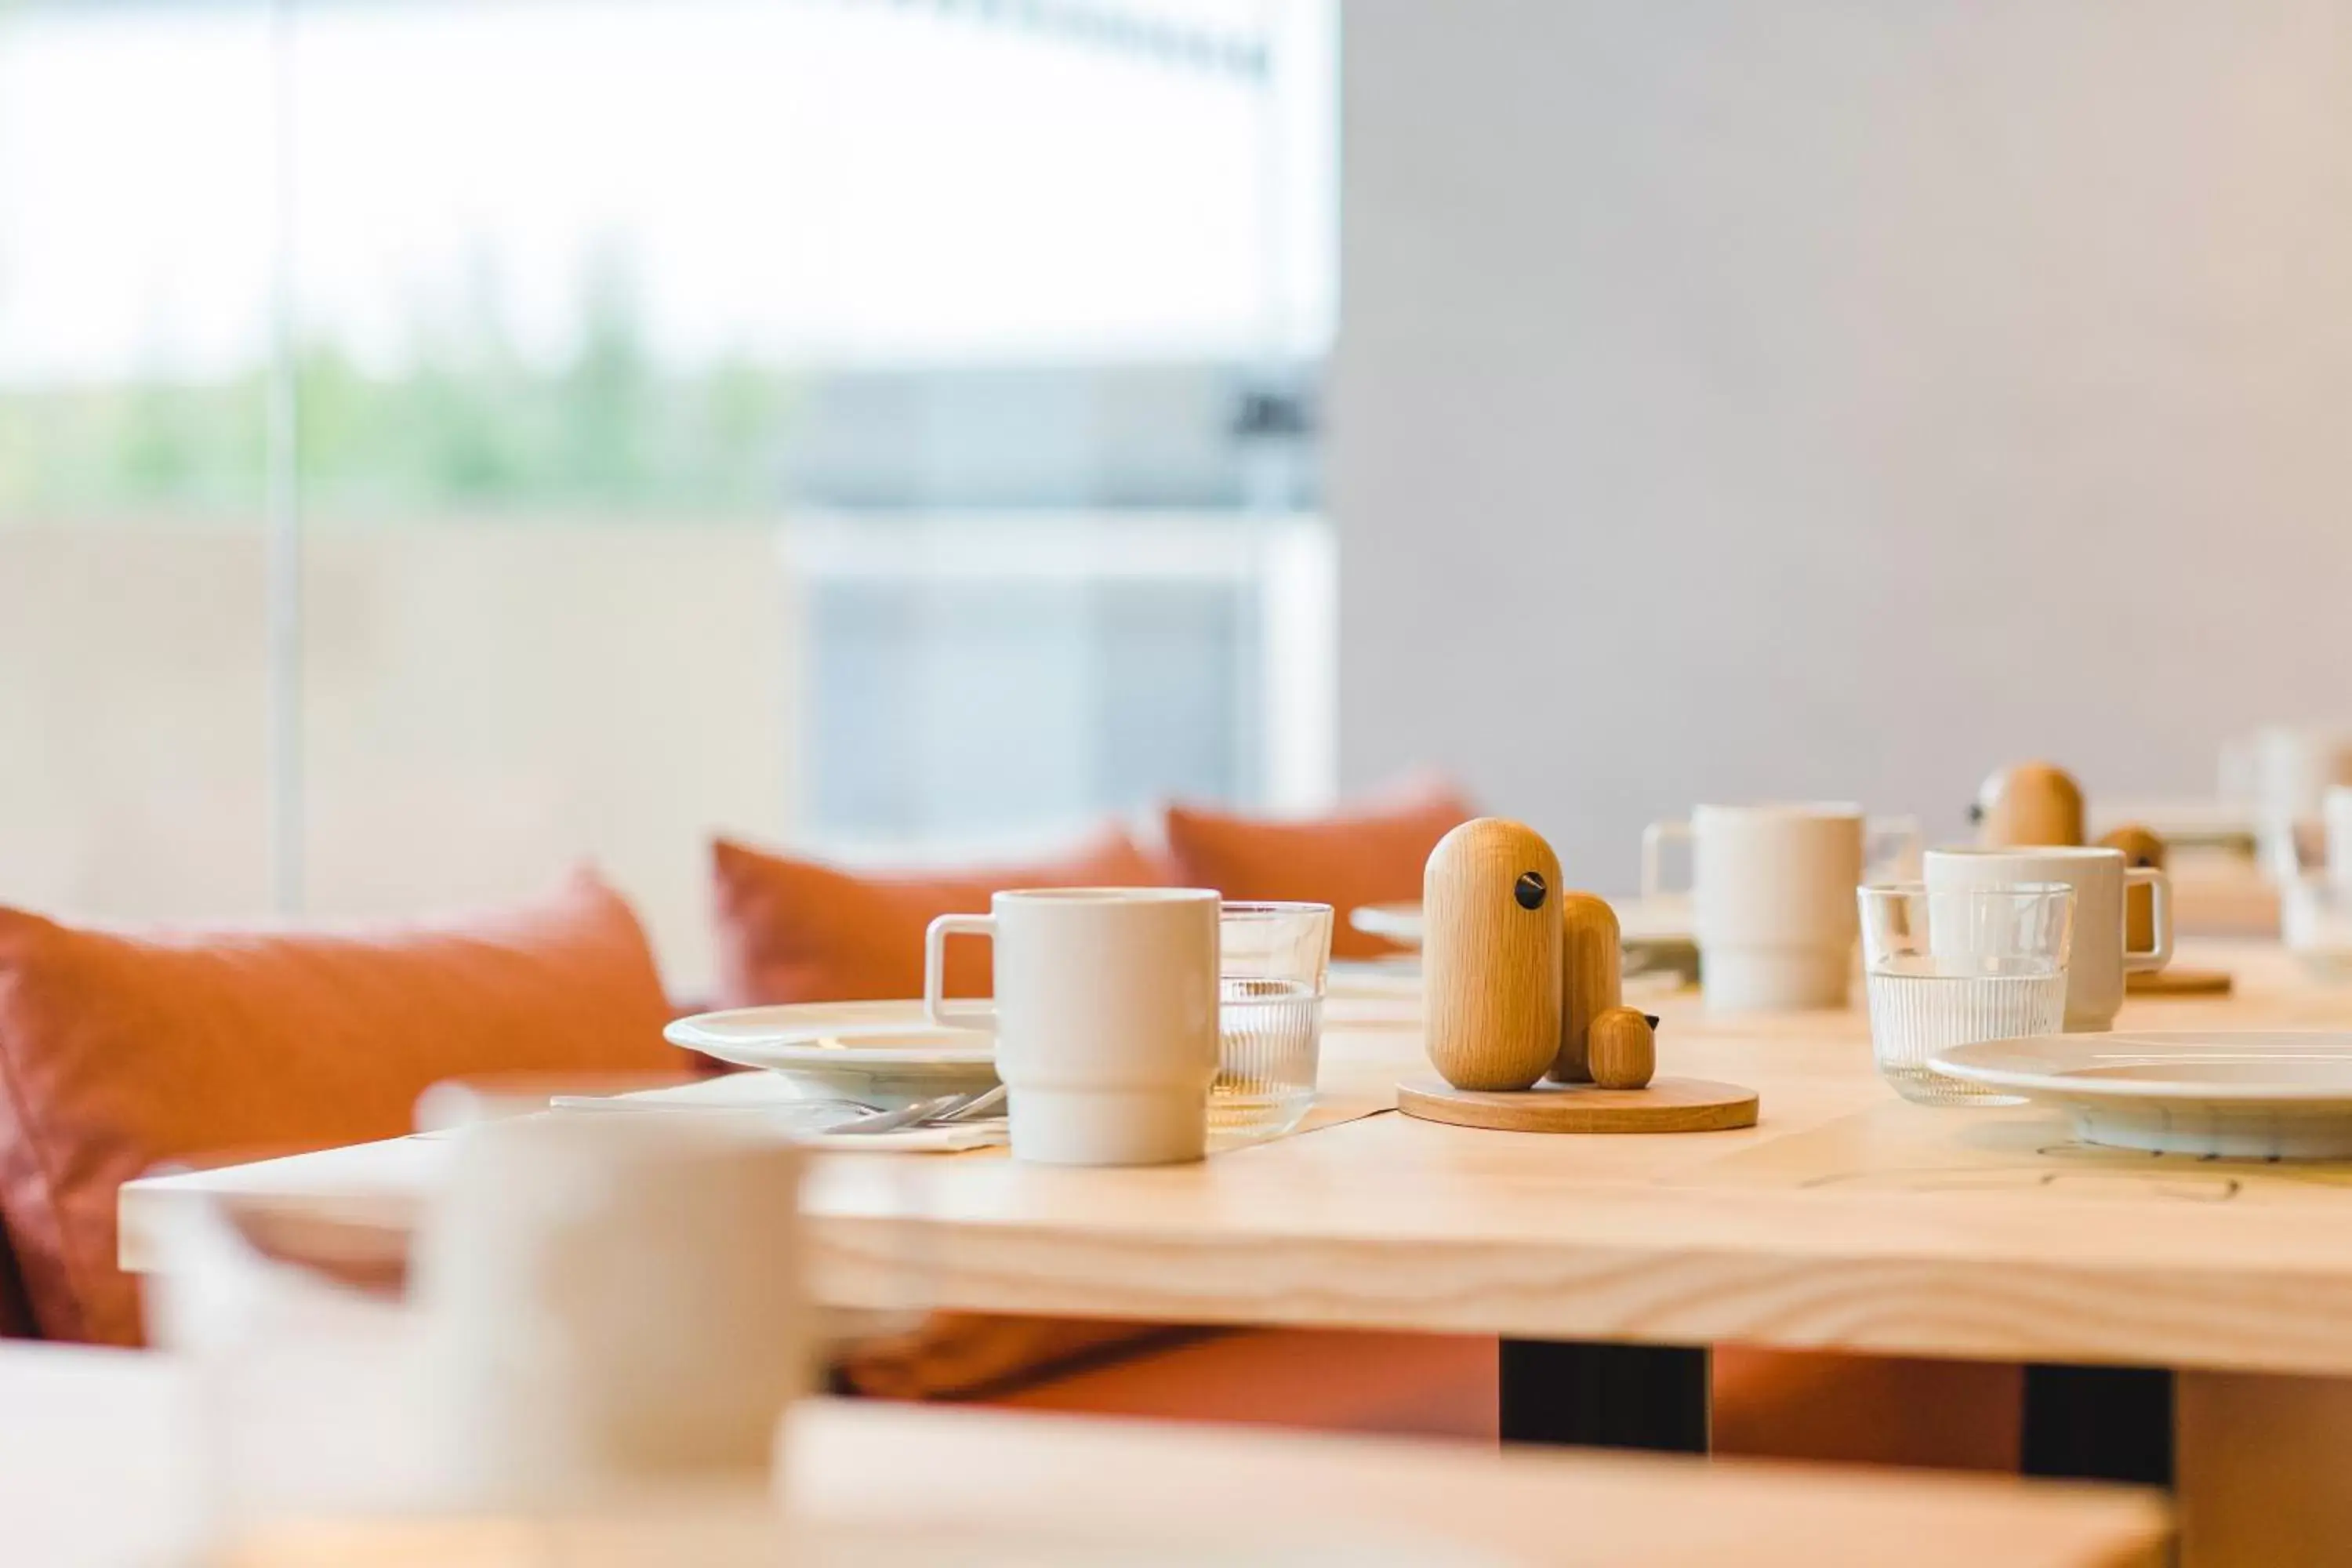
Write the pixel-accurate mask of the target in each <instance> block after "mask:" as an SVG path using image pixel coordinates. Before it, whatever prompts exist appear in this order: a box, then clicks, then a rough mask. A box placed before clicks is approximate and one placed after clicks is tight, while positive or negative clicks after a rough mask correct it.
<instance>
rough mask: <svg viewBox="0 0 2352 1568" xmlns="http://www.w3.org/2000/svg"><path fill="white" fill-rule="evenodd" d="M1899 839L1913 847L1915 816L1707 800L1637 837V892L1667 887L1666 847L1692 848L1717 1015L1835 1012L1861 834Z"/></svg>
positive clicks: (1854, 930) (1706, 968) (1845, 967)
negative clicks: (1680, 842)
mask: <svg viewBox="0 0 2352 1568" xmlns="http://www.w3.org/2000/svg"><path fill="white" fill-rule="evenodd" d="M1879 834H1888V835H1894V836H1896V837H1899V838H1901V839H1902V840H1903V841H1904V845H1905V847H1904V848H1903V849H1902V850H1901V851H1899V852H1898V855H1899V856H1902V857H1907V856H1909V855H1913V854H1916V844H1917V840H1918V826H1917V824H1916V823H1915V822H1913V821H1912V820H1911V819H1910V818H1908V817H1892V818H1884V819H1873V818H1865V817H1864V816H1863V812H1862V807H1860V806H1859V805H1852V804H1850V803H1846V802H1814V803H1795V804H1775V805H1702V806H1698V807H1696V808H1695V809H1694V810H1693V811H1692V813H1691V816H1690V820H1689V821H1687V822H1654V823H1652V824H1651V825H1650V826H1649V827H1648V828H1646V829H1645V830H1644V831H1643V835H1642V895H1643V898H1655V897H1657V896H1658V895H1659V893H1660V892H1661V891H1662V889H1663V886H1664V883H1663V879H1662V878H1661V877H1660V875H1659V855H1660V851H1661V850H1662V848H1663V847H1664V845H1665V843H1666V842H1667V841H1668V840H1670V839H1676V838H1686V839H1688V840H1689V841H1690V845H1691V923H1692V932H1693V935H1694V936H1695V937H1696V939H1697V942H1698V950H1699V984H1700V987H1701V989H1702V991H1703V993H1704V994H1705V996H1706V1005H1707V1006H1708V1008H1709V1009H1710V1010H1714V1011H1721V1012H1785V1011H1790V1010H1794V1009H1800V1008H1809V1007H1840V1006H1843V1005H1845V1000H1846V993H1847V991H1848V989H1849V988H1850V987H1851V985H1852V984H1853V951H1854V942H1855V938H1856V937H1857V935H1858V934H1859V926H1858V921H1857V916H1856V913H1855V909H1854V900H1853V890H1854V889H1855V887H1856V886H1857V885H1859V884H1860V883H1861V881H1862V879H1863V864H1864V847H1865V840H1866V839H1867V838H1868V837H1871V836H1873V835H1879Z"/></svg>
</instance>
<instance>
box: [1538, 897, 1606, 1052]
mask: <svg viewBox="0 0 2352 1568" xmlns="http://www.w3.org/2000/svg"><path fill="white" fill-rule="evenodd" d="M1559 920H1560V984H1559V1055H1558V1056H1557V1057H1555V1058H1552V1064H1551V1075H1550V1076H1551V1080H1552V1081H1553V1082H1554V1083H1590V1082H1591V1081H1592V1072H1591V1068H1590V1067H1589V1066H1587V1063H1586V1036H1587V1032H1588V1031H1589V1030H1590V1029H1591V1025H1592V1020H1593V1018H1594V1017H1595V1016H1598V1015H1600V1014H1601V1013H1604V1012H1606V1011H1608V1010H1609V1009H1610V1008H1612V1007H1614V1006H1616V1005H1618V1004H1619V1003H1620V1002H1622V1001H1623V1000H1624V999H1625V981H1624V968H1625V951H1624V946H1623V943H1622V941H1621V939H1620V937H1619V935H1618V931H1617V911H1616V910H1612V909H1611V908H1610V907H1609V900H1606V899H1604V898H1601V897H1600V896H1599V895H1598V894H1594V893H1562V894H1561V895H1560V896H1559Z"/></svg>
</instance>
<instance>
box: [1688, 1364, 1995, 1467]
mask: <svg viewBox="0 0 2352 1568" xmlns="http://www.w3.org/2000/svg"><path fill="white" fill-rule="evenodd" d="M1714 1381H1715V1451H1716V1452H1717V1453H1718V1454H1742V1455H1748V1456H1756V1457H1763V1458H1777V1459H1814V1460H1821V1461H1824V1462H1829V1463H1836V1464H1881V1465H1917V1466H1927V1467H1931V1468H1937V1469H1963V1470H1997V1471H1998V1470H2010V1471H2013V1470H2015V1469H2016V1468H2017V1462H2018V1453H2019V1445H2020V1443H2021V1438H2022V1433H2023V1424H2024V1411H2025V1378H2024V1373H2023V1372H2022V1370H2021V1369H2020V1368H2019V1367H2017V1366H2015V1365H2011V1364H2008V1363H1997V1362H1964V1361H1926V1360H1919V1359H1915V1358H1909V1357H1899V1356H1854V1355H1839V1354H1835V1353H1832V1352H1822V1351H1770V1350H1751V1349H1748V1348H1746V1347H1744V1346H1738V1345H1718V1346H1717V1347H1716V1352H1715V1363H1714Z"/></svg>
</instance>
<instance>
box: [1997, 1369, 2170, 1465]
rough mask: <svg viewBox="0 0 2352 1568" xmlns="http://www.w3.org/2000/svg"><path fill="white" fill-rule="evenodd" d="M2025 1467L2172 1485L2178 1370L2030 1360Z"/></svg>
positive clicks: (2027, 1384)
mask: <svg viewBox="0 0 2352 1568" xmlns="http://www.w3.org/2000/svg"><path fill="white" fill-rule="evenodd" d="M2022 1447H2023V1452H2022V1454H2021V1460H2022V1463H2021V1468H2022V1469H2023V1470H2024V1471H2025V1473H2026V1474H2027V1475H2029V1476H2056V1477H2064V1478H2067V1479H2075V1480H2097V1481H2136V1482H2137V1483H2139V1484H2140V1485H2142V1486H2151V1487H2166V1486H2170V1485H2171V1484H2172V1468H2173V1467H2172V1374H2171V1373H2168V1372H2163V1371H2158V1370H2155V1369H2151V1368H2147V1367H2137V1366H2029V1367H2027V1368H2026V1369H2025V1433H2024V1442H2023V1445H2022Z"/></svg>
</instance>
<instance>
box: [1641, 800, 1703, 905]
mask: <svg viewBox="0 0 2352 1568" xmlns="http://www.w3.org/2000/svg"><path fill="white" fill-rule="evenodd" d="M1690 837H1691V825H1690V823H1689V821H1688V820H1687V819H1685V820H1684V821H1682V822H1654V823H1652V824H1650V826H1647V827H1644V828H1643V829H1642V896H1643V898H1645V899H1654V898H1656V897H1657V896H1658V895H1659V894H1660V893H1662V892H1664V891H1665V886H1664V880H1665V879H1664V878H1662V877H1661V876H1659V875H1658V852H1659V851H1660V850H1661V849H1663V848H1664V847H1665V844H1666V841H1667V840H1669V839H1673V840H1675V842H1677V843H1682V844H1687V843H1689V842H1690Z"/></svg>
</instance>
